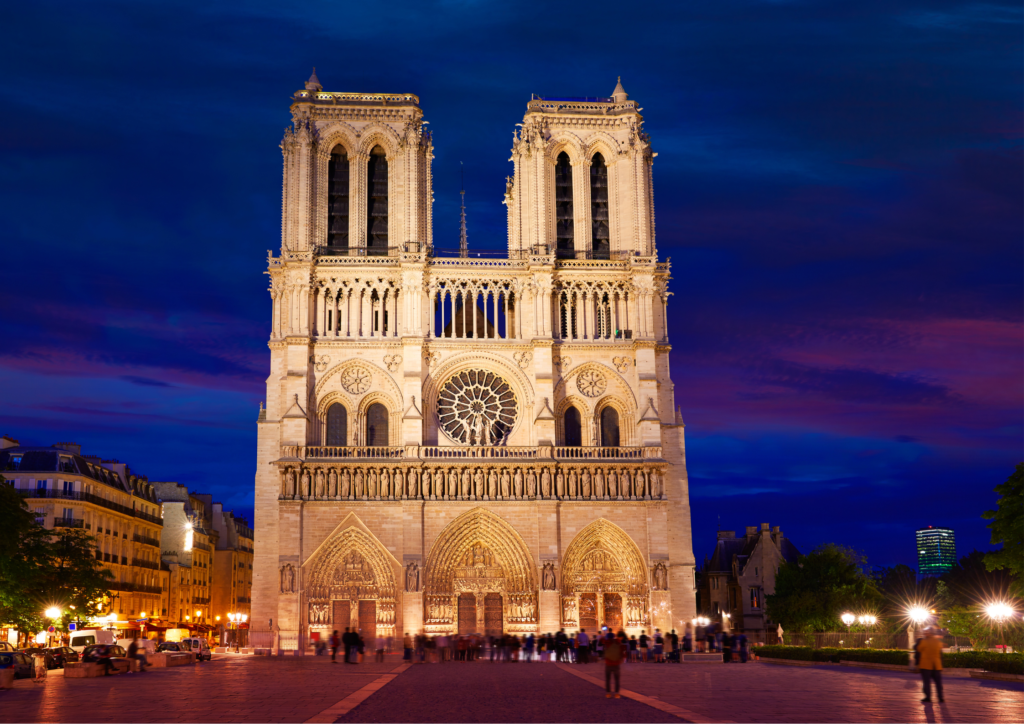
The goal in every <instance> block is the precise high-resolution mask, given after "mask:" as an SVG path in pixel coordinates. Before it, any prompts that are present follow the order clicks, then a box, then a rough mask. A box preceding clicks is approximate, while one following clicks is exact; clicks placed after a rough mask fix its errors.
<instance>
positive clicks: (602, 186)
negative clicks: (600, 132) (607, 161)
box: [590, 153, 611, 259]
mask: <svg viewBox="0 0 1024 724" xmlns="http://www.w3.org/2000/svg"><path fill="white" fill-rule="evenodd" d="M590 221H591V230H592V236H591V244H592V247H593V250H594V258H595V259H607V258H608V257H609V256H610V249H611V241H610V234H609V233H608V167H607V166H605V165H604V156H602V155H601V154H599V153H598V154H595V155H594V158H593V160H592V161H591V162H590Z"/></svg>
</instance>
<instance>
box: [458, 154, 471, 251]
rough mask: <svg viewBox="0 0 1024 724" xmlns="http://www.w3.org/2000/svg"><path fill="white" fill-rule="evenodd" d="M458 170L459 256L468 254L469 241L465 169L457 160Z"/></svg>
mask: <svg viewBox="0 0 1024 724" xmlns="http://www.w3.org/2000/svg"><path fill="white" fill-rule="evenodd" d="M459 171H460V173H461V174H462V184H461V186H462V190H461V191H459V195H461V196H462V216H461V219H460V221H459V256H463V257H466V256H469V241H468V240H467V239H466V169H465V167H464V166H463V165H462V161H459Z"/></svg>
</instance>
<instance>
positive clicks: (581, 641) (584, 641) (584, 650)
mask: <svg viewBox="0 0 1024 724" xmlns="http://www.w3.org/2000/svg"><path fill="white" fill-rule="evenodd" d="M576 663H577V664H589V663H590V637H589V636H587V630H586V629H585V628H581V629H580V632H579V633H578V634H576Z"/></svg>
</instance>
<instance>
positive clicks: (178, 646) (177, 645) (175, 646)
mask: <svg viewBox="0 0 1024 724" xmlns="http://www.w3.org/2000/svg"><path fill="white" fill-rule="evenodd" d="M156 651H157V653H162V652H164V651H170V652H172V653H178V652H181V651H191V648H190V647H189V645H188V644H187V643H185V642H184V641H164V642H162V643H160V644H159V645H158V646H157V647H156Z"/></svg>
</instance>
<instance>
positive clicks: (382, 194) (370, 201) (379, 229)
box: [366, 146, 388, 256]
mask: <svg viewBox="0 0 1024 724" xmlns="http://www.w3.org/2000/svg"><path fill="white" fill-rule="evenodd" d="M366 189H367V192H366V223H367V231H366V246H367V249H366V253H367V254H372V255H375V256H376V255H379V256H386V255H387V253H388V159H387V158H386V156H385V154H384V149H383V148H381V147H380V146H374V147H373V150H372V151H370V160H369V161H368V162H367V169H366Z"/></svg>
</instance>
